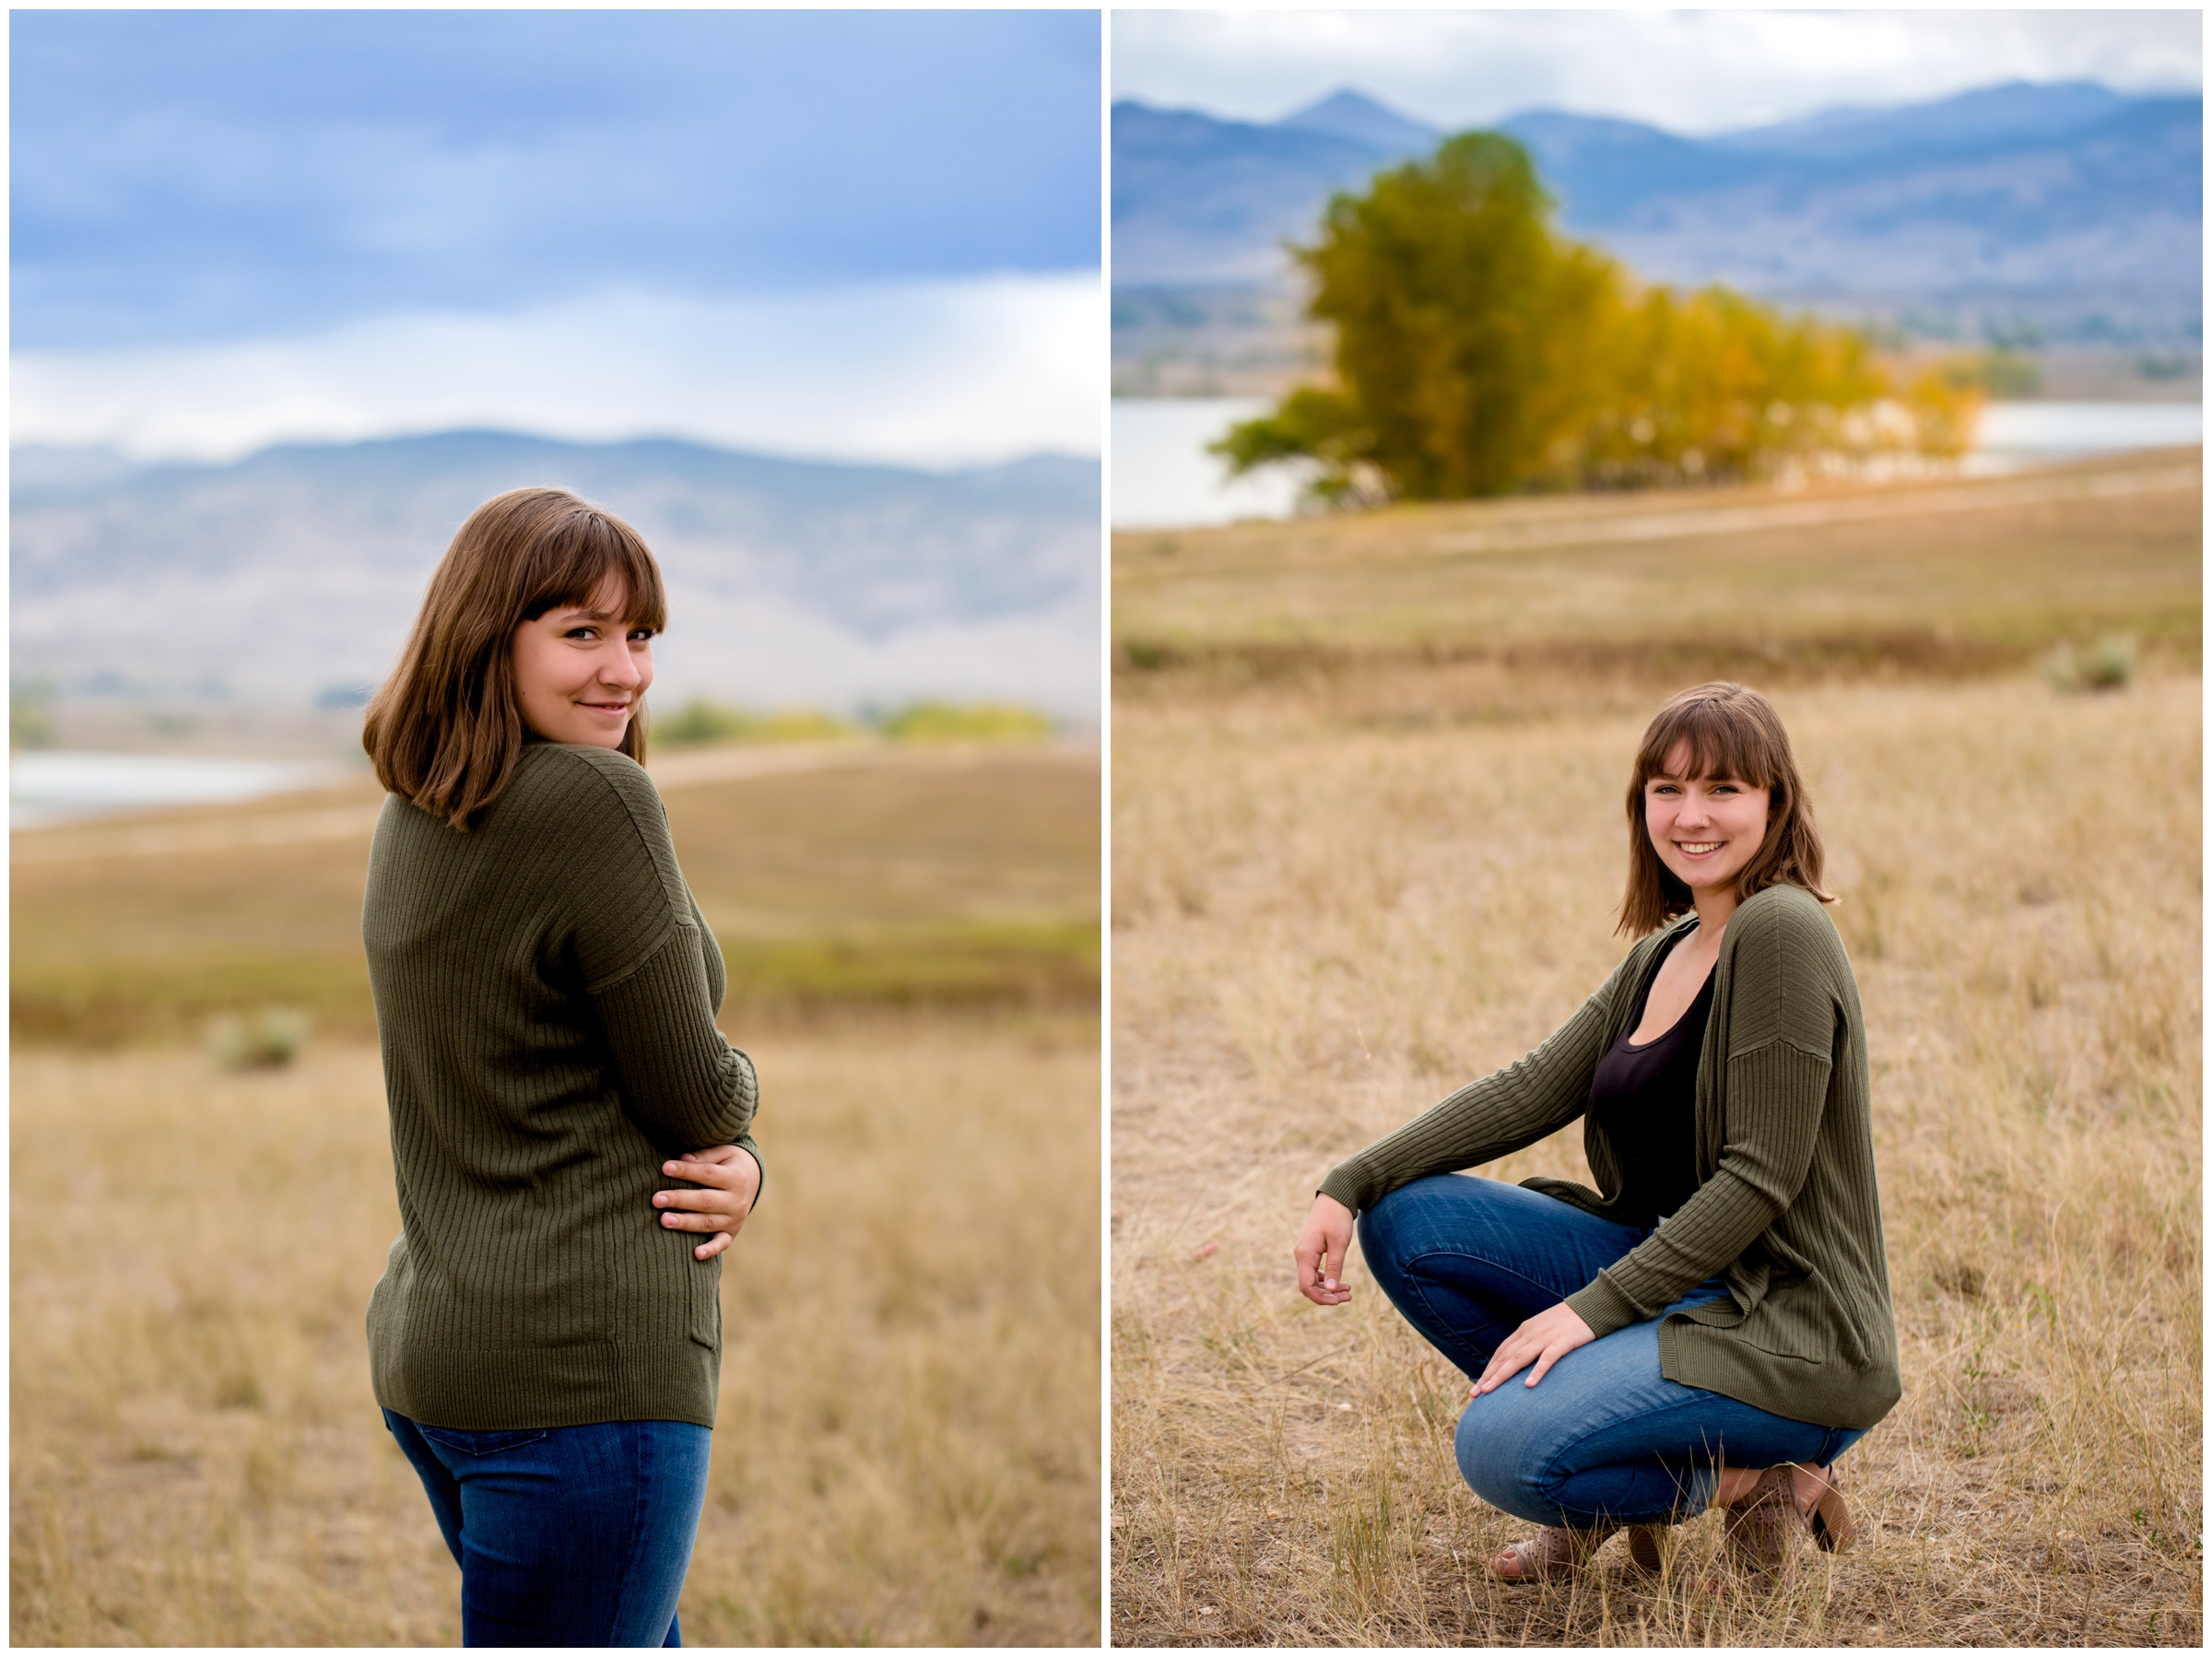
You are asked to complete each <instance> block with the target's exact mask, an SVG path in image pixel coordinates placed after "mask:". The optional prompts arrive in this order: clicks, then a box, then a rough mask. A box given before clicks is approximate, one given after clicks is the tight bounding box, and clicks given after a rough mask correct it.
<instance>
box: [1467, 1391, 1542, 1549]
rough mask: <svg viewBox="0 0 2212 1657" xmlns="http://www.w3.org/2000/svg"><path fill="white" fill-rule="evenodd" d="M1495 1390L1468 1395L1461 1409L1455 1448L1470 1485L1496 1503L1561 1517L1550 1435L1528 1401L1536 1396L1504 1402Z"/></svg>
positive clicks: (1523, 1515)
mask: <svg viewBox="0 0 2212 1657" xmlns="http://www.w3.org/2000/svg"><path fill="white" fill-rule="evenodd" d="M1498 1398H1499V1394H1498V1393H1485V1394H1484V1395H1483V1396H1482V1397H1480V1398H1477V1399H1472V1400H1470V1401H1469V1403H1468V1404H1467V1407H1466V1408H1465V1410H1463V1411H1461V1412H1460V1416H1459V1429H1458V1431H1457V1432H1456V1433H1455V1434H1454V1435H1453V1444H1452V1448H1453V1454H1454V1456H1455V1457H1456V1458H1457V1460H1458V1462H1459V1475H1460V1477H1462V1478H1464V1479H1465V1480H1466V1481H1467V1488H1468V1489H1470V1490H1472V1491H1474V1492H1475V1494H1476V1495H1477V1496H1479V1497H1480V1498H1482V1499H1483V1500H1484V1501H1487V1502H1488V1503H1489V1504H1490V1506H1492V1507H1493V1508H1497V1509H1500V1510H1502V1511H1504V1512H1507V1513H1511V1514H1512V1515H1513V1516H1514V1517H1515V1518H1518V1519H1525V1520H1528V1521H1530V1522H1533V1523H1537V1524H1556V1523H1558V1522H1559V1503H1558V1500H1557V1492H1556V1491H1555V1490H1554V1489H1553V1488H1552V1487H1551V1486H1552V1480H1551V1477H1550V1475H1549V1471H1548V1469H1549V1465H1550V1463H1551V1461H1552V1456H1551V1453H1550V1451H1551V1442H1550V1439H1549V1436H1548V1435H1547V1434H1546V1433H1545V1432H1544V1431H1543V1430H1542V1425H1543V1424H1542V1421H1541V1419H1540V1412H1535V1411H1532V1410H1531V1409H1529V1408H1526V1407H1516V1406H1525V1405H1532V1404H1535V1403H1536V1402H1537V1401H1536V1400H1534V1399H1513V1400H1511V1401H1509V1402H1508V1403H1507V1404H1505V1405H1504V1406H1503V1407H1500V1405H1499V1404H1496V1403H1494V1402H1493V1401H1496V1400H1498Z"/></svg>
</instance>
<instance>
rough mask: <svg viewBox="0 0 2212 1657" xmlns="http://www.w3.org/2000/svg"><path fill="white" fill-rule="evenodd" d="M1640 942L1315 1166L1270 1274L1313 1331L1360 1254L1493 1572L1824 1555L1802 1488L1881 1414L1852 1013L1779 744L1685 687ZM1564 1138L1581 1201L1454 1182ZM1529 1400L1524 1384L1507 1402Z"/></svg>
mask: <svg viewBox="0 0 2212 1657" xmlns="http://www.w3.org/2000/svg"><path fill="white" fill-rule="evenodd" d="M1628 817H1629V832H1630V852H1629V884H1628V897H1627V899H1626V901H1625V903H1624V904H1623V907H1622V916H1621V927H1622V930H1623V931H1626V932H1630V933H1631V934H1638V935H1640V936H1641V942H1640V943H1639V944H1637V945H1636V946H1635V947H1634V948H1632V949H1630V952H1629V954H1628V957H1627V958H1626V959H1625V960H1623V961H1622V962H1621V964H1620V966H1619V967H1618V968H1617V969H1616V970H1615V971H1614V973H1613V975H1612V976H1611V977H1610V978H1609V979H1607V980H1606V982H1605V984H1604V985H1603V987H1601V988H1600V989H1599V990H1598V992H1597V993H1596V994H1594V995H1593V996H1592V997H1591V998H1590V1000H1589V1001H1587V1002H1586V1003H1584V1004H1583V1007H1582V1010H1581V1011H1579V1012H1578V1013H1576V1014H1575V1015H1574V1017H1571V1019H1569V1020H1568V1021H1567V1023H1566V1024H1564V1025H1563V1026H1561V1027H1560V1028H1559V1030H1558V1031H1557V1032H1556V1033H1554V1034H1553V1035H1552V1036H1551V1038H1550V1039H1549V1040H1547V1041H1545V1042H1544V1044H1543V1045H1542V1046H1540V1047H1538V1048H1537V1049H1536V1050H1535V1052H1531V1053H1529V1054H1527V1055H1526V1056H1525V1057H1524V1058H1522V1059H1521V1060H1519V1061H1518V1062H1516V1063H1515V1064H1510V1065H1508V1066H1507V1067H1506V1068H1504V1069H1502V1070H1500V1071H1498V1072H1496V1073H1495V1074H1494V1075H1488V1076H1486V1077H1484V1078H1483V1079H1482V1080H1480V1081H1477V1082H1475V1083H1472V1084H1470V1085H1469V1086H1467V1087H1463V1088H1461V1089H1460V1090H1459V1091H1458V1092H1457V1093H1454V1094H1453V1095H1452V1096H1451V1097H1450V1098H1449V1099H1445V1100H1444V1101H1443V1102H1442V1103H1441V1104H1439V1105H1437V1106H1436V1107H1435V1108H1434V1109H1432V1110H1430V1111H1428V1112H1427V1113H1426V1114H1425V1115H1423V1116H1420V1117H1418V1118H1417V1119H1416V1120H1414V1121H1413V1122H1409V1123H1407V1124H1406V1126H1405V1127H1403V1128H1400V1129H1399V1130H1398V1131H1397V1132H1395V1133H1394V1134H1390V1135H1388V1136H1387V1137H1385V1138H1382V1139H1380V1140H1377V1141H1376V1142H1375V1143H1374V1144H1372V1145H1371V1146H1367V1147H1366V1148H1365V1149H1364V1150H1361V1151H1359V1153H1358V1154H1357V1155H1355V1156H1353V1157H1351V1158H1347V1160H1346V1161H1345V1162H1343V1163H1341V1164H1340V1165H1338V1166H1337V1167H1336V1168H1335V1169H1334V1170H1333V1171H1332V1172H1331V1173H1330V1174H1329V1176H1328V1178H1327V1179H1326V1180H1325V1181H1324V1182H1323V1184H1322V1187H1321V1190H1320V1193H1319V1194H1317V1195H1316V1197H1315V1198H1314V1203H1313V1208H1312V1213H1311V1214H1310V1215H1309V1216H1307V1219H1306V1223H1305V1225H1304V1227H1303V1228H1301V1230H1300V1233H1299V1238H1298V1242H1297V1246H1296V1255H1297V1262H1298V1276H1299V1287H1300V1289H1301V1290H1302V1291H1303V1292H1304V1293H1305V1295H1306V1296H1307V1298H1308V1299H1312V1300H1314V1301H1316V1302H1318V1303H1320V1304H1322V1305H1324V1306H1330V1305H1337V1304H1341V1303H1342V1302H1343V1301H1344V1300H1346V1299H1348V1298H1349V1296H1350V1293H1351V1291H1350V1289H1349V1288H1348V1287H1346V1286H1345V1284H1344V1283H1343V1281H1342V1272H1343V1264H1344V1255H1345V1251H1346V1249H1347V1247H1348V1245H1349V1244H1350V1241H1351V1237H1352V1231H1353V1228H1354V1223H1355V1216H1356V1218H1357V1225H1358V1230H1359V1245H1360V1250H1361V1252H1362V1253H1363V1254H1364V1255H1365V1256H1366V1259H1367V1263H1368V1267H1369V1269H1370V1270H1371V1272H1373V1274H1374V1275H1375V1279H1376V1281H1377V1282H1378V1283H1379V1284H1381V1285H1382V1290H1383V1292H1384V1293H1385V1294H1386V1295H1388V1296H1389V1297H1390V1299H1391V1301H1392V1303H1393V1304H1394V1305H1395V1306H1396V1307H1397V1309H1398V1310H1399V1311H1401V1312H1402V1313H1403V1314H1404V1315H1405V1317H1406V1321H1407V1322H1410V1323H1412V1324H1413V1326H1414V1327H1415V1328H1416V1329H1418V1331H1419V1332H1420V1333H1421V1334H1422V1335H1423V1336H1424V1337H1425V1338H1426V1339H1428V1340H1429V1341H1430V1343H1431V1344H1432V1345H1434V1346H1436V1347H1437V1348H1438V1350H1440V1351H1441V1352H1442V1353H1443V1354H1444V1355H1445V1356H1446V1357H1449V1358H1451V1359H1452V1361H1453V1363H1454V1364H1456V1365H1458V1366H1459V1367H1460V1369H1462V1370H1464V1371H1465V1373H1466V1374H1467V1375H1468V1376H1469V1378H1470V1379H1471V1380H1472V1381H1473V1390H1472V1393H1471V1395H1470V1399H1469V1403H1468V1404H1467V1407H1466V1409H1465V1413H1464V1414H1463V1415H1462V1416H1461V1417H1460V1423H1459V1431H1458V1439H1457V1450H1458V1456H1459V1465H1460V1470H1461V1472H1462V1474H1463V1475H1465V1478H1466V1480H1467V1483H1468V1484H1469V1486H1471V1487H1473V1488H1474V1490H1475V1491H1476V1493H1477V1495H1479V1496H1481V1497H1483V1498H1485V1499H1486V1500H1488V1501H1489V1502H1490V1503H1492V1504H1493V1505H1494V1506H1497V1507H1500V1508H1502V1509H1503V1510H1506V1511H1507V1512H1510V1513H1512V1514H1515V1515H1517V1516H1518V1517H1520V1518H1523V1519H1526V1520H1529V1521H1531V1522H1535V1523H1537V1524H1539V1525H1540V1526H1542V1527H1543V1528H1542V1529H1541V1530H1539V1532H1538V1533H1537V1534H1536V1535H1535V1537H1534V1538H1532V1539H1530V1540H1528V1541H1524V1542H1519V1543H1515V1544H1514V1545H1512V1546H1511V1547H1509V1548H1507V1549H1506V1550H1505V1551H1504V1552H1502V1553H1501V1554H1500V1555H1499V1556H1498V1557H1497V1558H1495V1559H1493V1560H1492V1561H1491V1569H1492V1570H1493V1571H1494V1572H1495V1573H1496V1574H1497V1575H1498V1576H1500V1577H1501V1578H1503V1579H1505V1580H1507V1581H1532V1580H1535V1579H1538V1578H1544V1577H1551V1576H1558V1575H1561V1574H1565V1573H1568V1572H1571V1571H1572V1570H1574V1569H1578V1568H1579V1567H1580V1566H1581V1565H1582V1564H1583V1562H1584V1561H1585V1560H1587V1559H1588V1557H1590V1555H1591V1554H1592V1553H1593V1552H1594V1550H1595V1549H1596V1547H1597V1545H1599V1544H1600V1543H1602V1542H1603V1541H1604V1540H1605V1539H1606V1537H1607V1536H1608V1535H1610V1534H1612V1533H1613V1532H1614V1531H1615V1530H1616V1529H1618V1528H1619V1527H1620V1526H1621V1525H1623V1524H1627V1525H1630V1526H1631V1527H1634V1528H1633V1529H1632V1530H1631V1533H1630V1548H1631V1552H1632V1553H1633V1554H1634V1555H1635V1557H1637V1559H1638V1560H1639V1562H1640V1563H1642V1564H1644V1565H1646V1566H1652V1565H1655V1564H1656V1563H1657V1559H1658V1550H1657V1538H1656V1527H1659V1526H1663V1525H1665V1524H1669V1523H1672V1522H1677V1521H1678V1520H1681V1519H1686V1518H1689V1517H1691V1516H1693V1515H1695V1514H1697V1513H1699V1512H1700V1511H1702V1510H1704V1509H1705V1508H1706V1507H1707V1506H1708V1505H1709V1504H1712V1503H1716V1502H1717V1503H1718V1504H1720V1505H1721V1506H1723V1507H1724V1508H1726V1509H1727V1510H1728V1523H1727V1537H1728V1546H1729V1552H1730V1554H1731V1556H1732V1557H1734V1558H1735V1560H1736V1561H1737V1562H1738V1563H1739V1564H1740V1565H1742V1566H1744V1567H1746V1568H1747V1569H1750V1570H1752V1571H1754V1572H1757V1573H1759V1574H1761V1575H1764V1574H1767V1573H1771V1572H1773V1571H1776V1570H1779V1569H1786V1568H1787V1567H1788V1566H1789V1565H1791V1564H1792V1562H1793V1561H1794V1559H1795V1557H1797V1555H1798V1553H1799V1551H1800V1550H1801V1549H1802V1546H1803V1544H1804V1541H1805V1539H1806V1536H1807V1535H1808V1534H1810V1535H1811V1536H1812V1537H1813V1538H1814V1539H1816V1540H1818V1542H1819V1544H1820V1545H1822V1546H1823V1547H1827V1548H1830V1549H1835V1548H1841V1547H1844V1546H1847V1545H1849V1544H1850V1542H1851V1540H1852V1535H1853V1528H1852V1522H1851V1517H1850V1512H1849V1510H1848V1509H1847V1507H1846V1506H1845V1504H1844V1501H1843V1498H1842V1494H1841V1491H1840V1490H1839V1489H1838V1488H1837V1487H1836V1485H1835V1483H1834V1482H1833V1480H1832V1479H1831V1478H1830V1475H1829V1472H1828V1469H1829V1468H1830V1464H1831V1463H1833V1462H1834V1461H1835V1459H1836V1457H1837V1456H1839V1455H1841V1453H1842V1452H1843V1451H1846V1450H1848V1449H1849V1448H1850V1447H1851V1446H1852V1445H1853V1444H1854V1443H1856V1442H1857V1441H1858V1440H1859V1439H1860V1438H1862V1437H1863V1436H1864V1435H1865V1432H1866V1430H1867V1429H1868V1428H1871V1427H1873V1426H1874V1425H1875V1424H1876V1423H1877V1421H1879V1420H1880V1419H1881V1418H1882V1417H1883V1416H1885V1415H1887V1414H1888V1411H1889V1409H1890V1407H1891V1406H1892V1405H1893V1404H1896V1402H1897V1400H1898V1398H1899V1396H1900V1383H1899V1378H1898V1366H1897V1334H1896V1326H1895V1321H1894V1318H1893V1316H1892V1313H1891V1310H1890V1304H1889V1282H1888V1267H1887V1264H1886V1262H1885V1259H1884V1254H1883V1245H1882V1223H1881V1209H1880V1205H1879V1200H1878V1196H1877V1191H1876V1185H1875V1172H1874V1146H1873V1131H1872V1126H1871V1122H1870V1119H1869V1113H1868V1091H1867V1073H1866V1039H1865V1026H1864V1021H1863V1019H1862V1017H1861V1014H1860V1010H1859V997H1858V989H1857V985H1856V982H1855V981H1854V980H1853V976H1852V970H1851V963H1850V961H1849V960H1848V958H1846V957H1845V955H1844V951H1843V945H1842V940H1841V938H1839V937H1838V936H1837V934H1836V930H1835V926H1834V924H1833V923H1831V922H1830V920H1829V918H1828V914H1827V911H1825V910H1824V909H1823V908H1822V907H1821V906H1822V904H1823V903H1826V902H1830V901H1832V899H1830V898H1829V897H1828V895H1827V894H1826V893H1825V892H1823V891H1822V890H1821V887H1820V877H1821V862H1822V856H1821V846H1820V840H1819V836H1818V832H1817V831H1816V830H1815V828H1814V826H1813V817H1812V810H1811V806H1810V804H1809V803H1808V801H1807V800H1806V792H1805V785H1804V782H1803V781H1802V779H1801V778H1800V777H1799V775H1798V771H1797V765H1796V761H1795V759H1794V758H1793V757H1792V755H1791V752H1790V746H1789V737H1788V735H1787V734H1786V733H1785V732H1784V731H1783V725H1782V722H1781V720H1780V719H1779V718H1778V717H1777V716H1776V714H1775V712H1774V710H1773V709H1772V708H1771V706H1770V705H1769V704H1768V703H1767V701H1766V699H1764V698H1763V697H1760V696H1759V695H1758V694H1757V693H1756V692H1754V691H1750V690H1747V689H1745V688H1743V687H1741V686H1737V685H1728V684H1712V685H1700V686H1699V687H1696V688H1695V689H1692V690H1686V691H1684V692H1682V693H1681V694H1680V695H1679V696H1677V697H1675V698H1674V699H1672V700H1670V701H1669V702H1668V703H1667V704H1666V705H1665V707H1664V708H1662V709H1661V710H1660V711H1659V713H1658V716H1657V717H1656V718H1655V719H1653V721H1652V723H1651V725H1650V728H1649V729H1648V730H1646V732H1645V733H1644V737H1643V742H1642V745H1641V747H1640V749H1639V750H1638V753H1637V756H1636V764H1635V773H1634V776H1633V778H1632V780H1631V781H1630V788H1629V796H1628ZM1577 1116H1580V1117H1583V1120H1584V1127H1583V1147H1584V1151H1585V1154H1586V1156H1587V1158H1588V1161H1589V1164H1590V1169H1591V1172H1592V1174H1593V1176H1594V1179H1595V1181H1596V1183H1597V1189H1596V1190H1594V1191H1593V1190H1590V1189H1589V1188H1587V1187H1585V1186H1582V1185H1578V1184H1574V1183H1571V1182H1570V1181H1564V1180H1553V1179H1534V1180H1529V1181H1524V1183H1523V1184H1521V1185H1517V1186H1516V1185H1508V1184H1505V1183H1503V1182H1501V1181H1494V1180H1484V1179H1464V1178H1456V1177H1453V1173H1452V1171H1451V1170H1455V1169H1465V1168H1470V1167H1474V1166H1477V1165H1478V1164H1481V1163H1485V1162H1488V1161H1491V1160H1494V1159H1495V1158H1499V1157H1502V1156H1505V1155H1507V1154H1509V1153H1511V1152H1512V1151H1515V1150H1519V1149H1521V1148H1522V1147H1523V1146H1528V1145H1532V1144H1534V1143H1535V1141H1537V1140H1539V1139H1541V1138H1543V1137H1545V1136H1546V1135H1547V1134H1552V1133H1554V1132H1557V1131H1558V1130H1559V1129H1560V1128H1562V1127H1564V1126H1566V1125H1567V1124H1568V1123H1569V1122H1572V1121H1573V1120H1574V1119H1575V1118H1576V1117H1577ZM1524 1370H1526V1371H1527V1374H1526V1376H1525V1377H1524V1379H1522V1380H1521V1381H1520V1382H1519V1384H1516V1385H1508V1384H1507V1383H1508V1382H1509V1381H1513V1380H1514V1378H1516V1377H1520V1376H1522V1372H1523V1371H1524Z"/></svg>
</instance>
